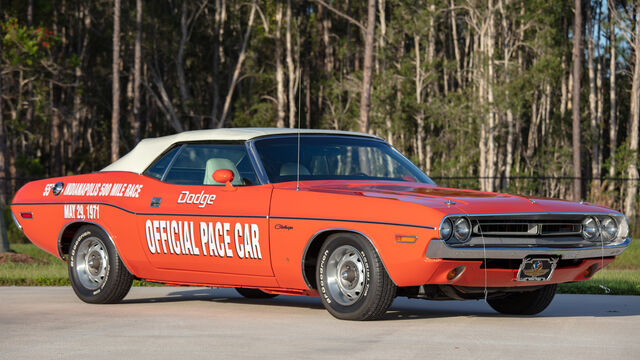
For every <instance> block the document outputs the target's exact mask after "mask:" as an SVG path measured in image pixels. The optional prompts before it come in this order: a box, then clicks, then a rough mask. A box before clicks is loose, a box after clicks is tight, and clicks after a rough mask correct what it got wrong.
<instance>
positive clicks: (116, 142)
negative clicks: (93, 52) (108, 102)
mask: <svg viewBox="0 0 640 360" xmlns="http://www.w3.org/2000/svg"><path fill="white" fill-rule="evenodd" d="M111 72H112V76H113V85H112V95H113V102H112V111H111V162H114V161H116V160H118V158H119V157H120V153H119V150H120V134H119V128H118V126H119V125H118V122H119V119H120V0H114V3H113V64H112V69H111Z"/></svg>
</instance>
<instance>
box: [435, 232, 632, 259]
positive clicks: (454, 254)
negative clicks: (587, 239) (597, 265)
mask: <svg viewBox="0 0 640 360" xmlns="http://www.w3.org/2000/svg"><path fill="white" fill-rule="evenodd" d="M630 243H631V238H630V237H629V238H627V239H626V240H625V241H623V242H622V243H619V244H613V245H605V246H592V247H582V248H551V247H524V248H523V247H519V248H505V247H502V248H496V247H491V248H486V249H483V248H482V247H473V248H470V247H456V248H454V247H450V246H448V245H447V244H446V243H445V242H444V241H443V240H439V239H434V240H431V242H430V243H429V247H427V258H430V259H483V258H485V253H486V258H487V259H524V258H525V257H527V256H530V255H557V256H560V258H562V259H587V258H596V257H610V256H618V255H620V254H622V252H623V251H624V250H625V249H626V248H627V247H628V246H629V244H630Z"/></svg>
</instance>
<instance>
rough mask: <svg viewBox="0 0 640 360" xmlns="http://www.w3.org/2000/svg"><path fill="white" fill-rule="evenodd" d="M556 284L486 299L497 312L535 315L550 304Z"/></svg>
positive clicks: (554, 293)
mask: <svg viewBox="0 0 640 360" xmlns="http://www.w3.org/2000/svg"><path fill="white" fill-rule="evenodd" d="M557 287H558V285H557V284H551V285H545V286H543V287H542V288H540V289H538V290H534V291H525V292H518V293H511V294H507V295H505V296H504V297H499V298H495V299H487V302H488V303H489V305H490V306H491V307H492V308H493V309H494V310H495V311H497V312H499V313H502V314H508V315H535V314H537V313H540V312H542V311H543V310H544V309H546V308H547V306H549V304H551V300H553V297H554V296H555V295H556V289H557Z"/></svg>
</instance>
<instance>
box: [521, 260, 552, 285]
mask: <svg viewBox="0 0 640 360" xmlns="http://www.w3.org/2000/svg"><path fill="white" fill-rule="evenodd" d="M557 264H558V258H557V257H526V258H524V259H523V260H522V264H520V269H519V270H518V281H546V280H549V279H551V276H553V272H554V271H555V269H556V265H557Z"/></svg>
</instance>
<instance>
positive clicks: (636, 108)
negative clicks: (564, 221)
mask: <svg viewBox="0 0 640 360" xmlns="http://www.w3.org/2000/svg"><path fill="white" fill-rule="evenodd" d="M635 27H636V33H635V40H634V44H633V45H632V48H633V50H634V55H635V64H634V69H633V79H632V82H631V107H630V108H631V109H630V110H631V111H630V113H629V118H630V119H629V120H630V121H631V127H630V132H629V151H630V153H631V159H630V161H629V166H628V167H627V177H628V178H629V180H628V181H627V191H626V197H625V201H624V212H625V215H626V216H627V218H628V219H629V220H630V221H631V223H633V224H635V223H636V220H637V219H636V215H637V212H636V197H637V195H638V125H639V124H638V123H639V122H640V16H636V24H635Z"/></svg>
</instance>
